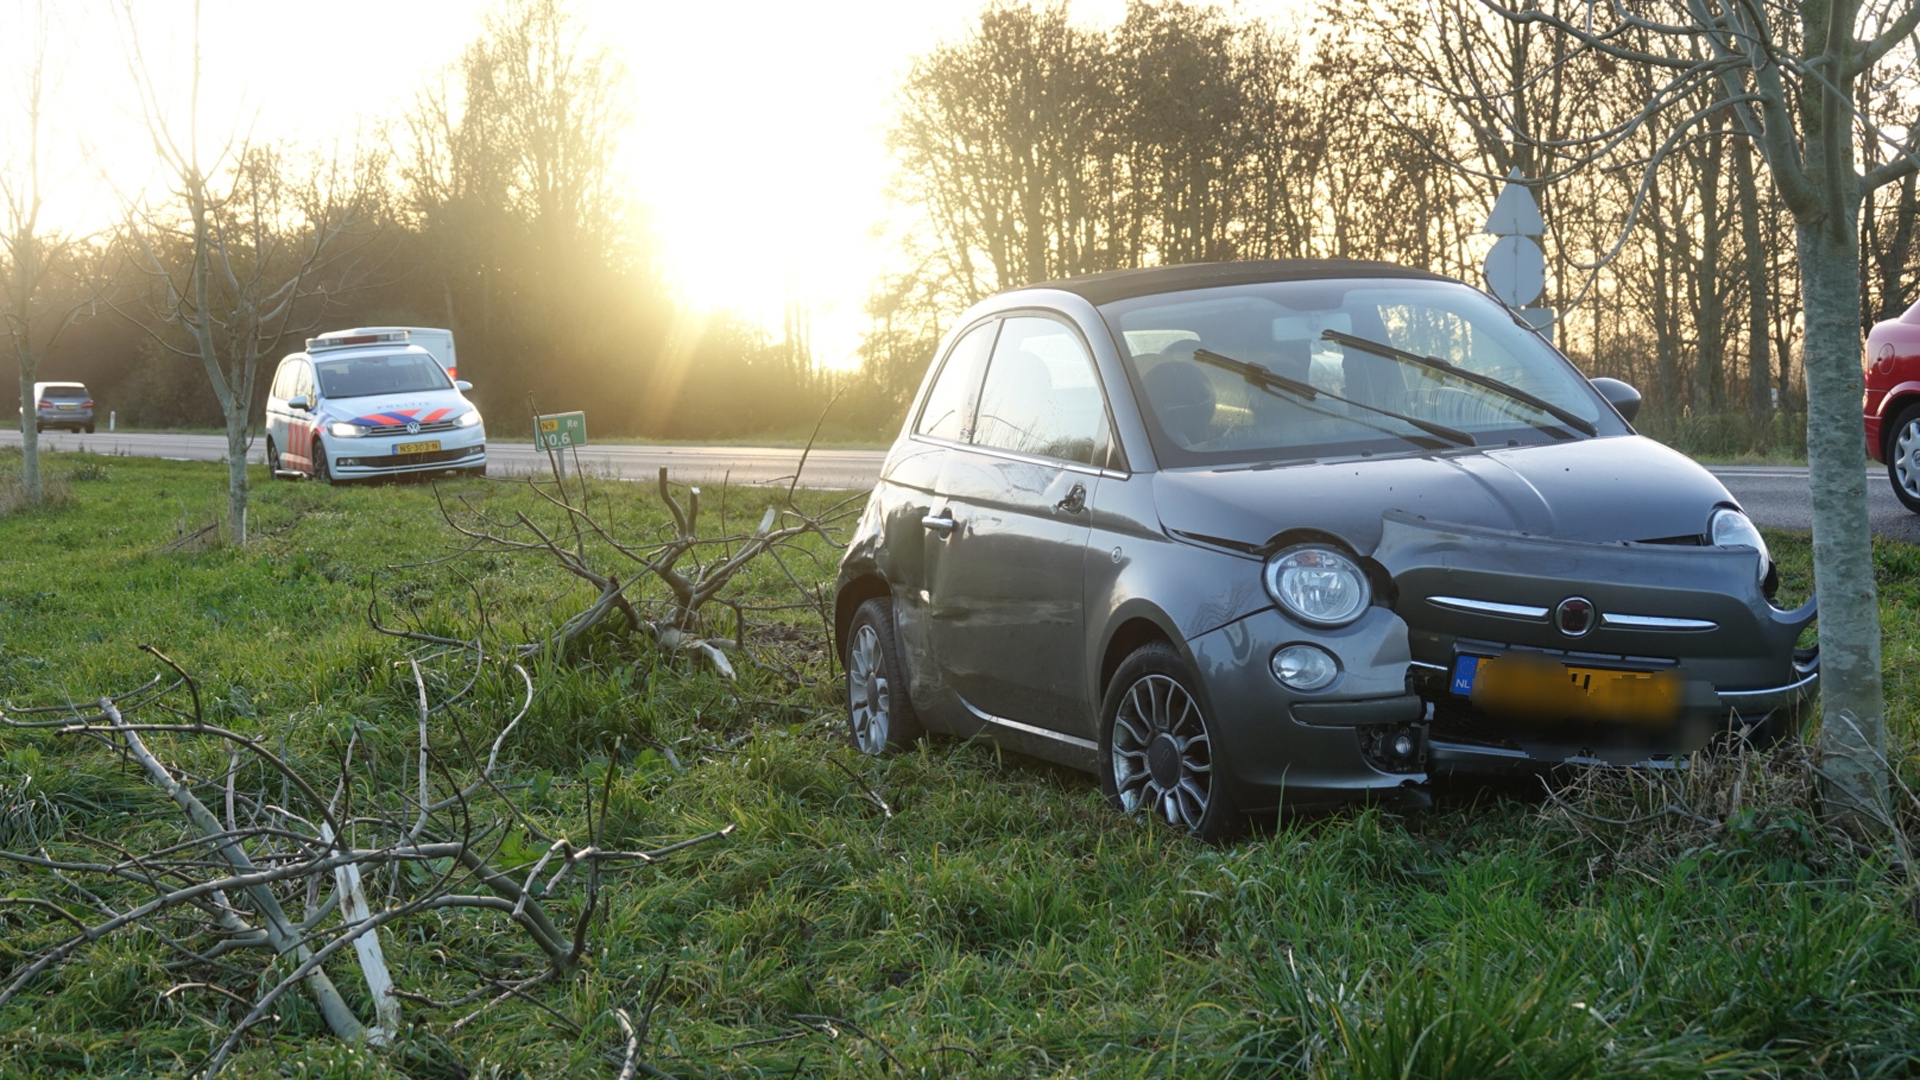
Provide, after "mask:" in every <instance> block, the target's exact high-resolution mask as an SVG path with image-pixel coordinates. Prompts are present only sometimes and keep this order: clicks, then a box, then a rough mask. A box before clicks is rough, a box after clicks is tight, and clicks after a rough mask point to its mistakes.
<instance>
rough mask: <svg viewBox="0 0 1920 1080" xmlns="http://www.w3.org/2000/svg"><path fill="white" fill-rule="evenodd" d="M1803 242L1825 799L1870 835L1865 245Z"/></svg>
mask: <svg viewBox="0 0 1920 1080" xmlns="http://www.w3.org/2000/svg"><path fill="white" fill-rule="evenodd" d="M1853 205H1854V206H1858V205H1859V203H1858V200H1857V199H1856V200H1854V201H1853ZM1794 232H1795V240H1796V246H1797V247H1798V249H1799V255H1800V288H1801V295H1802V297H1803V298H1804V304H1805V308H1804V310H1805V319H1806V339H1805V341H1806V343H1805V345H1804V349H1805V354H1804V355H1805V362H1806V372H1807V467H1808V474H1809V476H1810V478H1811V479H1812V484H1811V487H1812V493H1813V520H1814V531H1813V577H1814V580H1815V581H1816V582H1817V583H1818V584H1819V588H1820V594H1819V595H1820V623H1819V625H1820V671H1821V678H1820V683H1821V695H1822V703H1823V708H1822V716H1823V720H1822V722H1821V726H1820V737H1819V751H1820V763H1821V772H1822V775H1823V784H1824V788H1825V792H1824V796H1825V801H1826V803H1827V806H1828V807H1829V808H1830V809H1831V810H1832V811H1833V812H1834V813H1835V814H1836V816H1839V817H1841V818H1843V819H1850V820H1851V821H1852V822H1853V823H1854V824H1857V825H1870V824H1871V823H1873V822H1877V821H1879V820H1881V819H1882V818H1883V817H1884V815H1885V813H1886V803H1887V721H1886V712H1885V710H1886V696H1885V690H1884V687H1883V685H1882V681H1881V674H1880V608H1879V603H1878V601H1877V599H1876V598H1875V595H1874V592H1875V590H1874V581H1873V539H1872V532H1871V530H1870V527H1869V524H1868V519H1867V477H1866V444H1865V440H1864V439H1863V438H1862V437H1861V434H1860V348H1861V344H1860V322H1859V318H1860V250H1859V247H1858V243H1857V241H1855V240H1854V238H1855V237H1857V236H1858V235H1859V234H1858V232H1857V231H1856V230H1854V229H1853V228H1851V227H1850V225H1842V226H1841V227H1838V228H1835V227H1833V226H1832V224H1830V223H1828V222H1825V221H1820V220H1816V221H1802V222H1800V223H1798V224H1796V226H1795V229H1794Z"/></svg>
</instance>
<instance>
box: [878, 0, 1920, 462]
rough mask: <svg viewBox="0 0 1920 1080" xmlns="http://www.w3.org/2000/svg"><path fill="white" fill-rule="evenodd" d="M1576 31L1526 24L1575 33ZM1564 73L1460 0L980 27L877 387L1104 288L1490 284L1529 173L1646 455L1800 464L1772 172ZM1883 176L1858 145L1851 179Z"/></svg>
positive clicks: (937, 58)
mask: <svg viewBox="0 0 1920 1080" xmlns="http://www.w3.org/2000/svg"><path fill="white" fill-rule="evenodd" d="M1583 4H1584V0H1543V2H1542V3H1540V4H1538V5H1535V6H1537V7H1540V8H1542V9H1546V10H1555V9H1559V13H1560V14H1564V15H1566V16H1567V17H1568V18H1570V19H1573V20H1574V21H1575V22H1578V20H1579V18H1580V13H1581V11H1582V10H1584V7H1583ZM1565 48H1566V46H1565V44H1564V39H1563V38H1559V37H1556V36H1554V35H1550V34H1548V33H1545V32H1544V31H1540V30H1537V29H1535V28H1533V27H1530V26H1527V25H1516V24H1515V23H1512V22H1509V21H1507V20H1504V19H1500V18H1497V17H1494V16H1493V15H1490V14H1488V13H1487V11H1486V9H1485V8H1484V7H1483V6H1481V5H1478V4H1475V3H1473V2H1471V0H1434V2H1432V3H1419V4H1415V3H1396V4H1391V5H1350V4H1340V3H1334V2H1329V3H1326V4H1323V5H1322V7H1321V8H1320V10H1319V12H1318V13H1317V15H1316V16H1315V18H1314V19H1313V20H1312V21H1311V22H1310V23H1309V24H1307V25H1305V26H1302V27H1281V26H1276V25H1271V24H1267V23H1263V22H1259V21H1254V20H1248V19H1245V18H1242V17H1239V16H1237V15H1235V14H1234V13H1232V12H1230V11H1229V10H1227V9H1225V8H1223V7H1219V6H1214V5H1211V4H1195V3H1185V2H1181V0H1158V2H1150V0H1133V2H1131V3H1130V4H1129V6H1128V9H1127V14H1126V17H1125V19H1124V20H1123V21H1122V22H1121V23H1120V24H1119V25H1118V26H1116V27H1113V28H1112V29H1109V30H1096V29H1089V28H1086V27H1083V26H1079V25H1076V24H1074V23H1073V22H1072V21H1071V20H1070V19H1069V9H1068V7H1067V5H1065V4H1063V3H1052V4H1044V5H1035V4H1032V3H1004V2H1000V3H994V4H991V5H989V6H988V7H987V8H986V9H985V10H984V11H983V12H982V13H981V15H980V18H979V21H978V22H977V24H976V25H975V26H974V28H973V29H972V31H971V32H970V33H969V34H968V35H967V36H965V37H964V38H962V39H960V40H957V41H953V42H949V43H947V44H945V45H942V46H941V47H939V48H937V49H935V50H933V51H932V52H930V53H928V54H926V55H925V56H923V57H921V58H920V59H919V61H918V62H917V63H916V64H915V66H914V68H913V70H912V73H911V74H910V76H909V77H908V79H907V81H906V84H905V87H904V89H903V91H902V94H901V108H900V114H899V118H898V121H897V122H896V124H895V126H894V128H893V130H892V135H891V137H892V145H893V148H894V151H895V153H896V155H897V157H898V161H899V172H898V176H897V181H896V183H897V194H898V195H899V197H900V200H901V202H902V203H903V204H905V205H909V206H916V207H922V208H924V212H923V213H921V214H919V215H917V216H916V217H915V218H914V219H912V220H911V221H909V222H907V223H905V224H904V225H903V226H902V227H901V229H900V231H899V235H900V241H901V247H902V250H903V252H904V257H903V259H902V262H901V268H900V269H899V271H898V272H896V273H895V274H893V275H891V276H889V277H888V278H887V279H885V281H884V282H883V283H882V287H881V288H880V289H878V290H877V291H876V293H875V296H874V298H873V301H872V303H871V305H870V314H871V316H872V318H873V330H872V332H871V333H870V334H869V336H868V338H867V341H866V344H865V353H864V354H865V357H866V360H867V363H868V365H869V367H870V369H871V370H872V371H873V372H875V374H876V375H877V376H878V377H879V378H880V379H881V381H883V382H885V383H886V384H887V385H889V386H890V387H891V388H892V389H893V391H894V392H895V393H905V392H907V389H908V387H909V385H910V384H911V383H912V381H913V379H914V377H915V376H916V374H917V367H918V364H919V362H920V361H919V358H922V357H924V356H925V355H926V351H927V349H928V346H929V343H930V342H931V341H932V340H933V338H934V336H935V334H936V333H937V331H938V329H939V328H940V327H941V326H942V325H943V322H944V320H945V318H947V317H948V316H949V315H950V313H951V312H952V311H953V310H955V309H956V308H958V307H959V306H962V305H964V304H965V303H966V302H969V301H971V300H973V299H976V298H978V297H980V296H983V295H986V294H989V293H992V292H994V291H996V290H999V289H1002V288H1006V287H1009V286H1014V285H1020V284H1026V283H1030V282H1035V281H1042V280H1047V279H1052V278H1059V277H1066V276H1070V275H1074V274H1080V273H1087V272H1091V271H1098V270H1107V269H1116V268H1122V267H1130V266H1141V265H1153V264H1169V263H1179V262H1191V261H1208V260H1220V259H1264V258H1370V259H1387V260H1393V261H1397V262H1403V263H1408V264H1411V265H1415V266H1421V267H1427V268H1431V269H1434V270H1438V271H1441V272H1443V273H1448V274H1453V275H1455V276H1459V277H1461V278H1464V279H1466V280H1468V281H1471V282H1475V283H1478V282H1479V281H1480V280H1481V273H1482V272H1481V268H1480V259H1481V258H1482V256H1483V253H1484V252H1485V250H1486V248H1487V246H1488V245H1489V244H1490V242H1491V238H1490V237H1486V236H1484V235H1482V234H1481V227H1482V225H1483V223H1484V222H1485V220H1486V217H1487V214H1488V212H1489V210H1490V209H1491V207H1492V204H1493V200H1494V197H1495V195H1496V194H1497V193H1498V191H1499V188H1500V186H1501V184H1502V183H1503V181H1504V178H1505V177H1507V176H1508V174H1509V173H1510V171H1511V170H1514V169H1518V170H1519V171H1520V173H1521V175H1522V176H1524V177H1526V178H1528V180H1529V181H1530V182H1531V183H1532V190H1533V192H1534V194H1535V197H1536V199H1537V200H1538V201H1539V203H1540V204H1541V207H1542V210H1543V213H1544V216H1545V218H1546V220H1547V222H1548V229H1549V234H1548V236H1547V237H1546V239H1545V244H1544V247H1545V249H1546V251H1547V255H1548V262H1549V272H1548V286H1547V293H1546V295H1545V297H1544V298H1543V300H1542V301H1541V302H1542V303H1543V304H1545V305H1547V306H1551V307H1553V308H1555V309H1557V310H1558V311H1560V312H1561V313H1562V318H1561V321H1560V323H1559V325H1558V326H1557V327H1556V328H1555V336H1556V339H1557V341H1558V343H1559V344H1560V345H1561V347H1562V348H1563V349H1565V350H1566V351H1567V352H1569V353H1570V354H1571V355H1572V356H1573V357H1574V358H1575V360H1576V361H1577V362H1579V363H1581V364H1582V366H1583V367H1584V368H1585V369H1586V370H1587V371H1588V373H1589V374H1592V375H1612V376H1615V377H1619V378H1624V379H1627V380H1628V381H1630V382H1633V383H1634V384H1635V385H1637V386H1638V387H1640V388H1641V390H1642V391H1643V393H1644V394H1645V395H1646V398H1647V408H1646V410H1645V412H1643V414H1642V415H1643V417H1645V418H1646V420H1645V423H1646V424H1648V425H1650V426H1652V427H1654V428H1656V429H1662V428H1664V429H1667V430H1677V429H1679V428H1682V427H1686V428H1691V429H1693V436H1694V437H1695V438H1696V439H1697V438H1699V437H1701V436H1702V433H1703V432H1705V433H1706V437H1707V438H1718V439H1720V440H1721V441H1722V442H1724V444H1725V446H1724V448H1725V449H1728V450H1739V449H1745V448H1748V447H1764V446H1765V445H1767V444H1768V443H1770V442H1772V441H1774V440H1775V439H1777V438H1780V437H1782V436H1783V435H1784V437H1786V438H1790V439H1791V438H1795V437H1797V436H1796V435H1795V434H1794V432H1795V420H1794V418H1793V417H1792V415H1791V414H1793V413H1797V412H1800V411H1802V410H1803V409H1804V391H1803V381H1802V378H1801V373H1800V370H1799V362H1798V358H1797V352H1798V345H1799V340H1800V333H1801V331H1800V326H1799V318H1800V303H1799V297H1798V295H1797V277H1796V274H1795V273H1794V259H1795V254H1794V250H1793V240H1792V232H1791V227H1790V217H1789V215H1787V214H1786V213H1784V211H1783V210H1782V208H1781V206H1780V203H1779V199H1778V197H1777V195H1776V194H1775V193H1774V192H1773V191H1772V189H1771V185H1770V183H1769V179H1768V176H1767V174H1766V169H1765V168H1764V166H1760V167H1756V160H1755V158H1756V155H1755V153H1754V150H1753V148H1752V147H1751V146H1750V145H1749V143H1748V141H1747V139H1746V138H1745V137H1744V136H1743V135H1741V134H1738V133H1737V132H1736V131H1735V130H1734V125H1733V122H1732V118H1731V116H1730V115H1724V113H1725V112H1726V110H1724V102H1717V101H1715V100H1714V99H1713V98H1712V97H1711V96H1707V95H1706V92H1704V91H1700V92H1696V94H1697V96H1699V100H1697V101H1694V100H1690V101H1686V102H1683V103H1681V104H1683V105H1684V106H1686V108H1687V109H1689V110H1692V109H1697V110H1699V111H1700V112H1701V113H1702V114H1703V115H1704V117H1705V119H1704V120H1703V122H1701V123H1700V124H1697V125H1695V126H1694V127H1693V128H1692V129H1691V134H1690V136H1689V137H1688V138H1686V139H1684V140H1680V141H1678V142H1675V143H1663V142H1660V141H1658V140H1660V139H1661V138H1662V136H1663V135H1664V130H1657V129H1656V128H1654V127H1653V126H1651V125H1644V124H1641V123H1639V122H1638V117H1639V114H1640V113H1641V112H1642V110H1643V109H1645V108H1646V107H1647V106H1648V105H1649V103H1651V102H1655V101H1658V100H1660V99H1661V97H1662V95H1663V94H1665V93H1666V92H1667V91H1666V90H1665V88H1664V87H1663V86H1662V85H1660V84H1659V83H1658V82H1657V80H1656V77H1655V76H1654V75H1653V74H1650V69H1645V68H1629V67H1628V66H1626V65H1620V64H1617V63H1615V62H1614V61H1611V60H1609V59H1608V58H1606V57H1604V56H1599V55H1591V56H1580V55H1572V56H1554V57H1551V58H1550V59H1552V60H1562V61H1565V62H1564V63H1559V64H1547V63H1543V59H1542V58H1543V52H1544V51H1546V50H1564V49H1565ZM1543 68H1545V69H1547V70H1548V72H1549V73H1548V75H1546V76H1545V77H1540V76H1538V75H1537V74H1536V73H1537V72H1538V71H1540V70H1541V69H1543ZM1491 87H1502V88H1504V89H1502V90H1501V91H1499V92H1494V91H1492V90H1490V89H1489V88H1491ZM1516 87H1517V88H1516ZM1875 93H1876V95H1877V97H1876V98H1875V99H1874V100H1868V101H1862V102H1860V103H1859V104H1860V106H1861V108H1862V109H1863V110H1864V111H1865V112H1866V113H1867V114H1868V115H1869V116H1870V117H1884V118H1886V119H1887V120H1889V121H1890V122H1892V123H1893V124H1895V125H1896V129H1897V130H1904V126H1905V124H1906V122H1907V120H1906V119H1903V117H1905V116H1906V113H1904V112H1902V110H1901V108H1900V101H1901V98H1900V90H1899V89H1898V88H1895V87H1887V88H1879V89H1877V90H1876V91H1875ZM1909 111H1910V110H1909ZM1591 131H1602V132H1607V133H1608V135H1607V138H1605V139H1603V140H1598V141H1597V142H1596V141H1582V140H1581V138H1580V137H1579V136H1580V134H1581V133H1585V132H1591ZM1886 153H1887V151H1886V150H1884V149H1882V148H1879V147H1877V146H1876V145H1874V142H1873V140H1871V139H1864V140H1863V142H1862V161H1863V162H1864V163H1865V164H1867V165H1869V166H1870V165H1871V164H1873V163H1875V162H1876V161H1878V160H1882V159H1884V157H1885V155H1886ZM1915 209H1916V206H1915V186H1914V181H1913V178H1912V177H1911V176H1909V177H1908V178H1907V180H1906V181H1905V182H1904V184H1902V185H1901V186H1899V187H1898V188H1897V189H1895V190H1894V192H1893V193H1892V194H1891V197H1888V196H1887V195H1886V194H1885V193H1883V195H1882V197H1881V198H1880V199H1879V200H1878V201H1877V202H1870V203H1869V207H1868V211H1867V212H1866V213H1864V214H1863V215H1862V217H1861V220H1860V222H1859V228H1860V230H1861V234H1862V246H1863V250H1865V251H1866V252H1868V253H1869V256H1868V258H1867V260H1866V264H1865V266H1864V267H1863V282H1862V284H1863V292H1864V296H1865V302H1864V304H1863V310H1862V312H1861V319H1862V324H1863V326H1864V325H1865V324H1867V323H1870V322H1872V321H1874V320H1876V319H1879V318H1886V317H1890V316H1891V315H1893V314H1897V313H1899V312H1900V311H1902V310H1904V309H1905V307H1906V306H1907V304H1909V303H1910V302H1912V300H1913V299H1914V295H1915V288H1914V283H1915V263H1916V258H1915V246H1914V237H1913V231H1914V217H1915Z"/></svg>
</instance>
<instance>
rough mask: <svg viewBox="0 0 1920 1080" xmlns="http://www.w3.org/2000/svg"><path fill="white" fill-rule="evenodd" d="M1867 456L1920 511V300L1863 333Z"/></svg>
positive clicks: (1913, 508) (1912, 507)
mask: <svg viewBox="0 0 1920 1080" xmlns="http://www.w3.org/2000/svg"><path fill="white" fill-rule="evenodd" d="M1865 367H1866V384H1867V391H1866V397H1865V400H1864V401H1863V402H1862V411H1863V412H1864V413H1865V414H1866V426H1867V454H1868V456H1869V457H1872V458H1873V459H1874V460H1875V461H1883V462H1885V463H1886V465H1887V479H1888V480H1891V481H1892V482H1893V493H1894V494H1895V495H1897V496H1899V497H1900V501H1901V502H1902V503H1904V504H1905V505H1906V507H1907V509H1909V510H1911V511H1913V512H1914V513H1916V514H1920V304H1915V305H1914V306H1912V307H1910V308H1908V309H1907V313H1906V314H1905V315H1902V316H1900V317H1899V318H1897V319H1888V320H1887V321H1886V322H1883V323H1876V324H1874V327H1873V333H1871V334H1869V335H1867V355H1866V363H1865Z"/></svg>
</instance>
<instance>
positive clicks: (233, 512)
mask: <svg viewBox="0 0 1920 1080" xmlns="http://www.w3.org/2000/svg"><path fill="white" fill-rule="evenodd" d="M249 381H251V380H249ZM248 389H249V391H251V389H252V388H251V387H249V388H248ZM252 399H253V395H252V393H251V392H249V393H248V394H246V395H245V396H238V395H236V398H235V400H234V401H232V402H221V404H222V405H223V406H224V407H225V411H226V414H227V537H228V538H229V539H230V540H232V541H233V543H234V546H236V547H244V546H245V545H246V542H247V496H248V489H247V407H248V405H249V404H251V402H252Z"/></svg>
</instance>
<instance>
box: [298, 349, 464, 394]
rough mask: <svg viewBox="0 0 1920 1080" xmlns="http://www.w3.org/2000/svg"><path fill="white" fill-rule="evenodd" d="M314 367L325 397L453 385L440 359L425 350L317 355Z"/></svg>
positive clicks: (407, 392)
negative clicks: (348, 355) (333, 356)
mask: <svg viewBox="0 0 1920 1080" xmlns="http://www.w3.org/2000/svg"><path fill="white" fill-rule="evenodd" d="M313 368H314V370H315V371H316V372H318V373H319V375H320V396H322V397H326V398H350V397H367V396H368V395H371V394H415V393H419V392H421V391H423V390H446V389H448V388H450V387H451V386H452V385H453V384H452V383H451V382H449V381H447V373H446V372H445V371H442V370H441V368H440V363H439V361H437V360H435V359H434V358H433V357H431V356H429V355H427V354H426V353H424V352H419V353H394V354H392V355H389V356H355V357H345V356H343V357H340V358H339V359H317V360H315V361H314V362H313Z"/></svg>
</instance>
